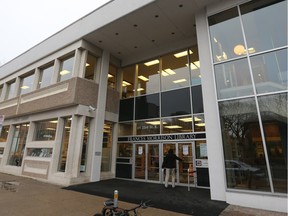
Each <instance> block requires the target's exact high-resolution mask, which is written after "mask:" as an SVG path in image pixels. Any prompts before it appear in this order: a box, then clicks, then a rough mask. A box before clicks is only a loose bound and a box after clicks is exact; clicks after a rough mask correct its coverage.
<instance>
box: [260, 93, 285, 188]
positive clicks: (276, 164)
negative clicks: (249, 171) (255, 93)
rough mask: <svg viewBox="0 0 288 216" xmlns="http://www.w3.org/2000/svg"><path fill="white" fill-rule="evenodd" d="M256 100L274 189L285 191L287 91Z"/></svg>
mask: <svg viewBox="0 0 288 216" xmlns="http://www.w3.org/2000/svg"><path fill="white" fill-rule="evenodd" d="M258 100H259V108H260V113H261V119H262V124H263V127H264V133H265V141H266V146H267V152H268V157H269V163H270V169H271V174H272V180H273V185H274V190H275V192H280V193H287V117H288V116H287V93H283V94H276V95H269V96H262V97H259V99H258Z"/></svg>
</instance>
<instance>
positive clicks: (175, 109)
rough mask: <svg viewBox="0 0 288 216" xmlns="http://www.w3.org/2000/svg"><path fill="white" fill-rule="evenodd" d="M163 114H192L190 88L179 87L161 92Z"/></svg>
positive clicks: (164, 115)
mask: <svg viewBox="0 0 288 216" xmlns="http://www.w3.org/2000/svg"><path fill="white" fill-rule="evenodd" d="M161 105H162V106H161V115H162V116H163V117H166V116H178V115H186V114H191V100H190V89H189V88H184V89H178V90H173V91H167V92H163V93H162V94H161Z"/></svg>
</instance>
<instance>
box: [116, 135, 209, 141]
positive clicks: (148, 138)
mask: <svg viewBox="0 0 288 216" xmlns="http://www.w3.org/2000/svg"><path fill="white" fill-rule="evenodd" d="M205 138H206V135H205V133H189V134H167V135H149V136H129V137H119V138H118V142H150V141H175V140H193V139H205Z"/></svg>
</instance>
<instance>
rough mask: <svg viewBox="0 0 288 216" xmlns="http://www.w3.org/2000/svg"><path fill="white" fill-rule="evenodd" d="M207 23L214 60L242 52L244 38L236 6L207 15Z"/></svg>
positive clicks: (237, 55) (234, 55)
mask: <svg viewBox="0 0 288 216" xmlns="http://www.w3.org/2000/svg"><path fill="white" fill-rule="evenodd" d="M209 25H210V40H211V45H212V52H213V59H214V62H220V61H225V60H227V59H231V58H236V57H239V55H241V54H242V52H243V51H244V50H245V48H244V40H243V34H242V31H241V26H240V19H239V16H238V11H237V8H236V7H235V8H232V9H229V10H227V11H224V12H221V13H219V14H216V15H213V16H211V17H209ZM228 38H229V39H228Z"/></svg>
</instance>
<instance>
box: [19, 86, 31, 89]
mask: <svg viewBox="0 0 288 216" xmlns="http://www.w3.org/2000/svg"><path fill="white" fill-rule="evenodd" d="M28 88H30V87H29V86H21V89H28Z"/></svg>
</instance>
